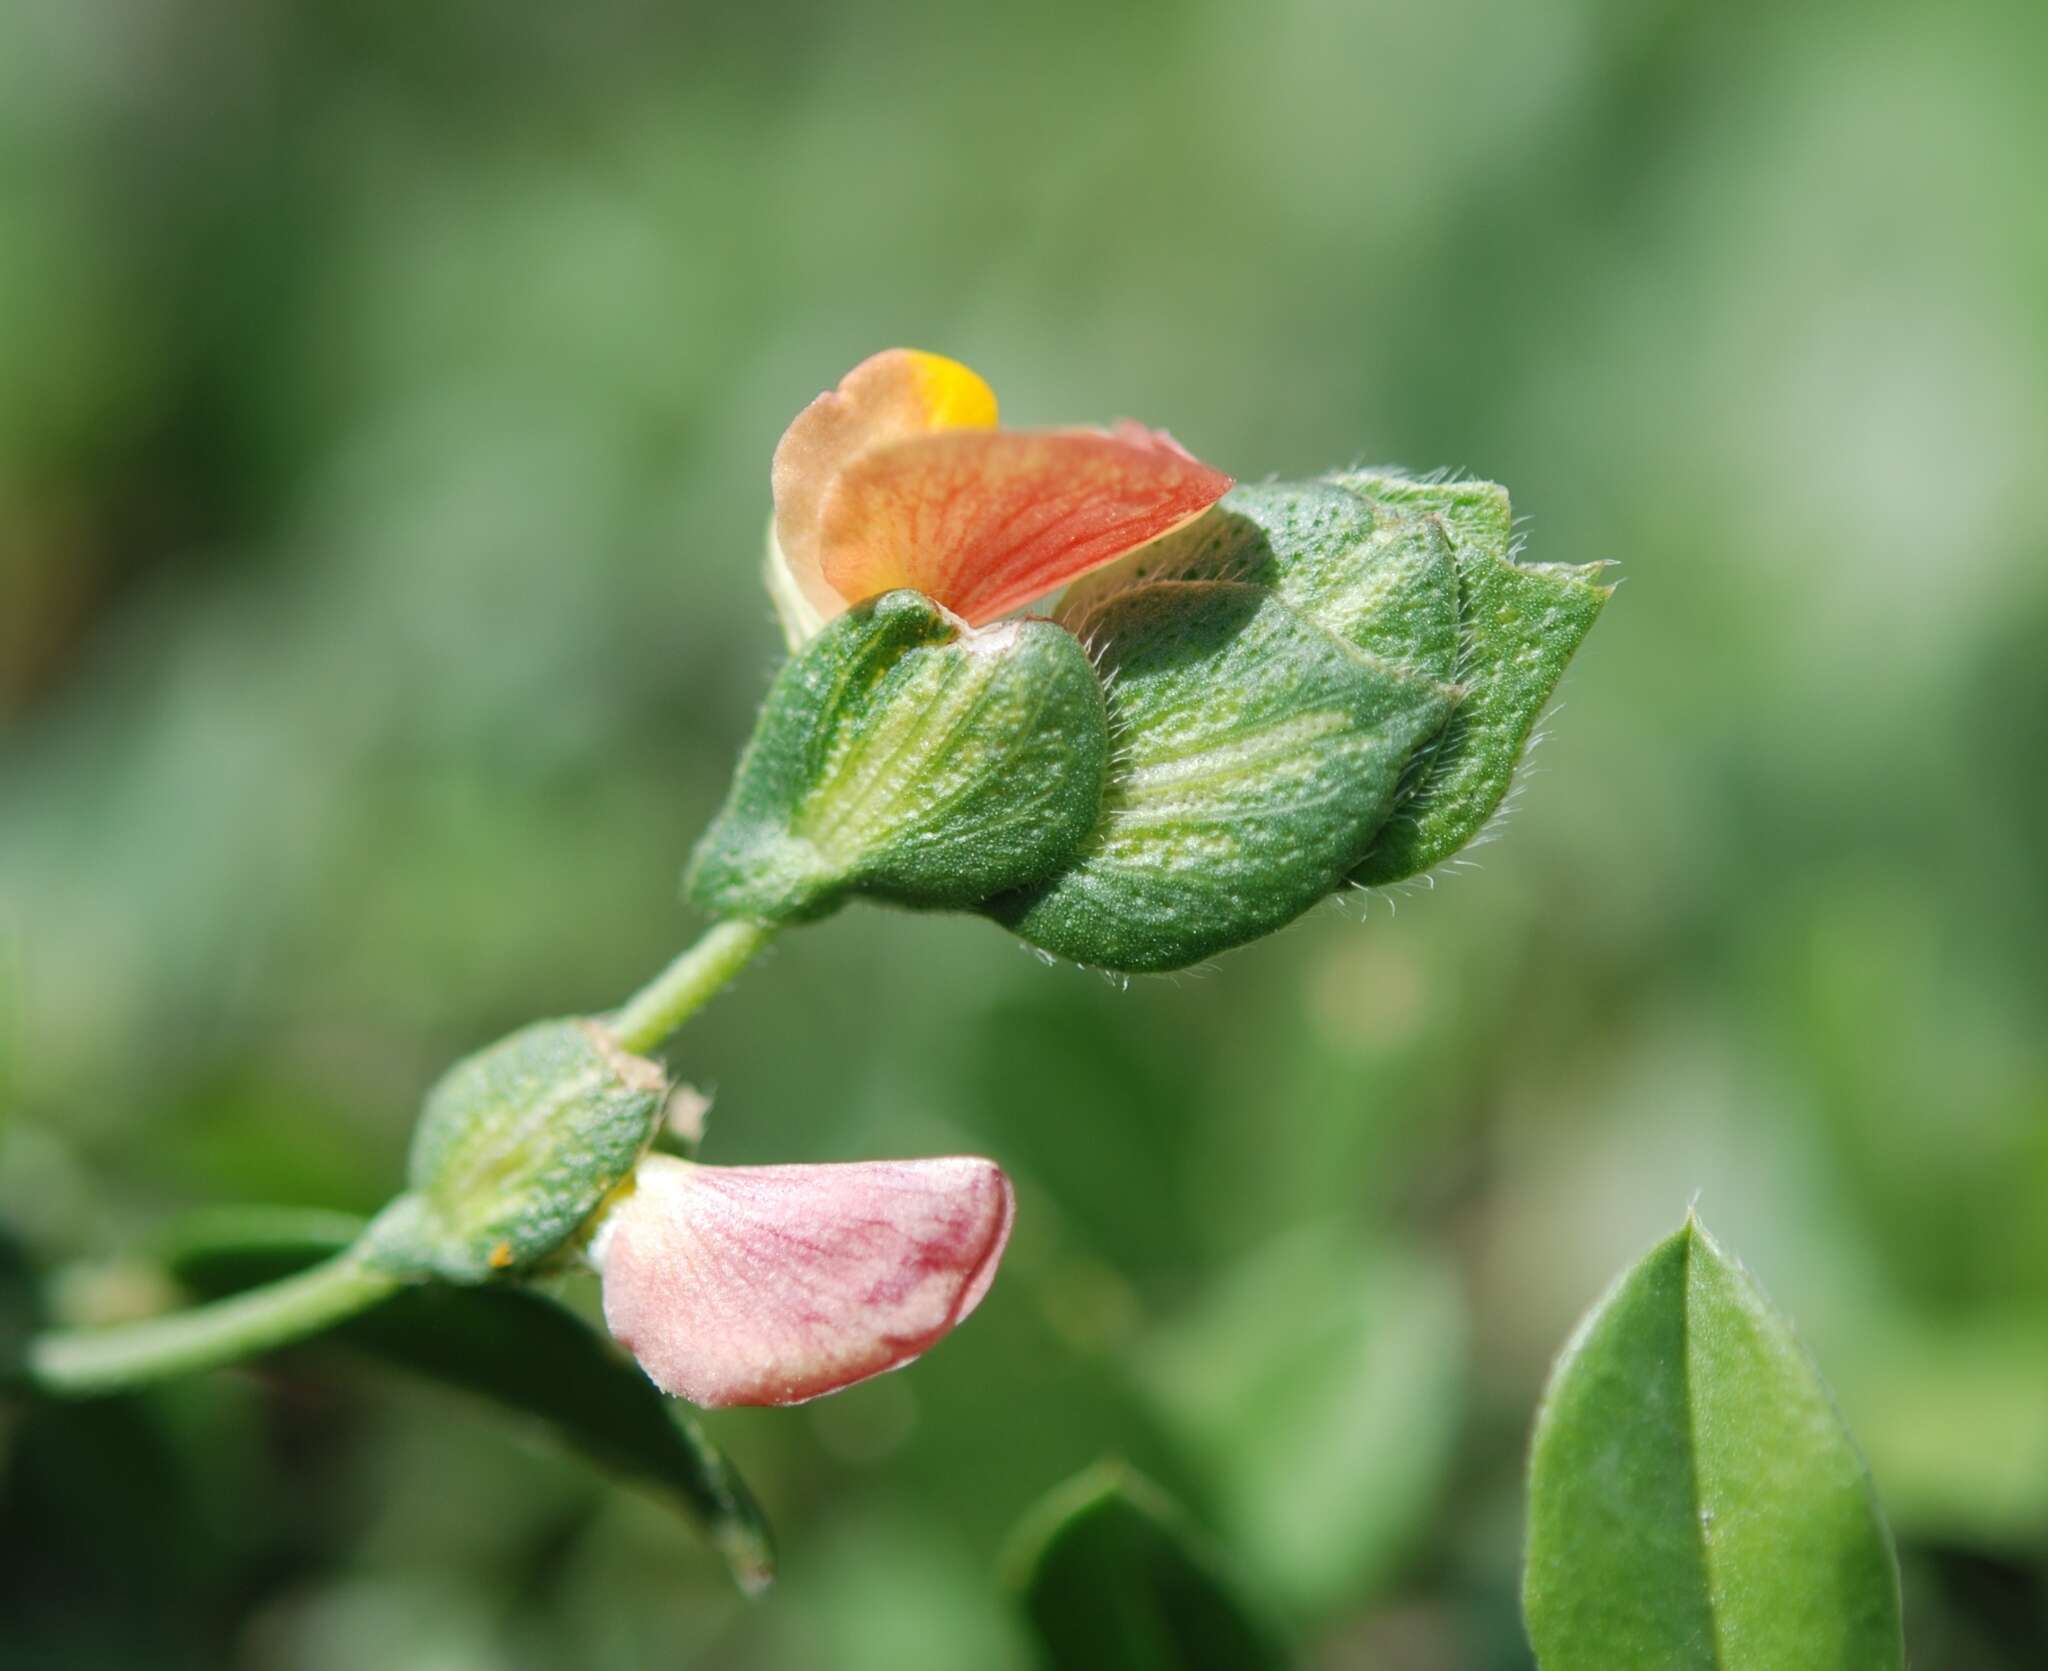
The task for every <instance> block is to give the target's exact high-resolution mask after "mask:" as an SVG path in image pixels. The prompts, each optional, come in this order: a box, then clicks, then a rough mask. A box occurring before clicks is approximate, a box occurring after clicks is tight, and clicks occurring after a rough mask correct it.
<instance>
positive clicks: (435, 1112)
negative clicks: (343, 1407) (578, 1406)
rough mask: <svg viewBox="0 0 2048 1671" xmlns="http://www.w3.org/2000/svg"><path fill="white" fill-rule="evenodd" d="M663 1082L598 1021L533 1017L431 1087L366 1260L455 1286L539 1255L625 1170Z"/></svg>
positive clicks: (643, 1140)
mask: <svg viewBox="0 0 2048 1671" xmlns="http://www.w3.org/2000/svg"><path fill="white" fill-rule="evenodd" d="M666 1088H667V1086H666V1080H665V1078H664V1076H663V1074H662V1071H661V1069H660V1068H659V1067H658V1066H656V1065H655V1064H654V1063H653V1062H650V1061H648V1060H647V1059H646V1058H645V1057H641V1056H633V1055H629V1054H627V1053H626V1052H625V1051H623V1050H621V1049H619V1048H618V1046H617V1044H616V1043H615V1042H614V1041H613V1040H612V1038H611V1036H610V1035H609V1034H608V1033H607V1032H606V1031H605V1029H604V1028H603V1027H602V1026H601V1025H599V1024H598V1023H597V1022H594V1021H586V1020H568V1021H539V1022H535V1023H534V1024H533V1025H532V1026H530V1027H522V1028H521V1029H520V1030H519V1031H518V1032H516V1033H513V1034H511V1035H510V1036H509V1037H506V1038H503V1039H500V1040H499V1041H498V1042H497V1043H496V1044H493V1045H491V1046H490V1047H489V1048H487V1049H485V1050H480V1051H478V1052H477V1053H476V1054H475V1055H473V1056H468V1057H465V1058H464V1059H463V1060H462V1061H460V1062H457V1063H456V1064H455V1066H454V1067H452V1068H450V1069H449V1070H448V1071H447V1073H445V1074H444V1075H442V1077H441V1079H440V1080H439V1082H438V1083H436V1085H435V1086H434V1088H433V1089H432V1090H431V1091H429V1092H428V1093H427V1100H426V1105H425V1107H424V1108H423V1109H422V1110H421V1113H420V1122H419V1125H418V1127H417V1129H416V1130H415V1131H414V1133H413V1144H412V1156H411V1159H410V1161H409V1163H408V1166H407V1180H406V1181H407V1186H408V1191H409V1193H408V1194H406V1195H405V1196H403V1197H401V1198H400V1199H399V1200H398V1201H397V1202H396V1203H394V1205H393V1206H392V1208H391V1209H390V1210H389V1211H387V1212H386V1213H384V1214H383V1215H381V1216H380V1217H379V1219H378V1221H377V1225H376V1228H375V1229H374V1230H373V1232H372V1243H373V1247H374V1250H375V1258H376V1259H377V1261H378V1262H379V1263H380V1264H383V1265H385V1266H387V1267H391V1266H396V1267H399V1268H402V1269H407V1270H411V1269H418V1270H423V1271H432V1272H433V1273H434V1274H435V1275H437V1276H441V1277H445V1278H447V1279H448V1280H449V1281H451V1282H483V1281H487V1280H488V1279H490V1278H491V1277H493V1276H497V1275H500V1274H503V1273H505V1272H510V1271H520V1270H524V1269H526V1268H528V1267H530V1266H531V1265H533V1264H534V1263H536V1262H537V1261H539V1260H542V1259H545V1258H547V1257H548V1256H549V1255H550V1254H553V1253H554V1252H555V1251H556V1250H557V1249H559V1248H560V1247H561V1245H562V1243H563V1242H564V1241H566V1240H567V1239H568V1238H569V1236H570V1235H571V1234H572V1233H573V1232H574V1231H575V1229H576V1227H577V1226H578V1225H580V1224H581V1223H582V1222H583V1221H584V1220H585V1219H587V1218H588V1217H589V1216H590V1215H591V1214H592V1213H593V1212H595V1211H596V1209H597V1205H598V1203H599V1202H600V1201H602V1200H603V1199H604V1197H605V1195H606V1194H607V1192H609V1191H610V1190H611V1189H612V1188H613V1187H614V1186H615V1185H617V1184H618V1182H619V1181H620V1180H621V1179H622V1178H624V1177H625V1176H626V1174H627V1173H628V1172H629V1171H631V1170H632V1166H633V1163H634V1161H635V1160H637V1159H638V1158H639V1156H640V1154H641V1152H642V1151H643V1150H644V1149H645V1148H646V1147H647V1144H648V1142H649V1141H650V1140H651V1139H652V1137H653V1135H654V1128H655V1125H656V1123H657V1122H658V1120H659V1118H660V1114H661V1107H662V1101H663V1097H664V1094H665V1092H666Z"/></svg>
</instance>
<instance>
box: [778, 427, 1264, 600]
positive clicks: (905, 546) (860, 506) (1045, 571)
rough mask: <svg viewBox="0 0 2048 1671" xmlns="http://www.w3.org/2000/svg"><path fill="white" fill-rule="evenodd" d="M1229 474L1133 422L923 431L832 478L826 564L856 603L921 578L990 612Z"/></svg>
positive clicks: (1165, 524) (930, 593)
mask: <svg viewBox="0 0 2048 1671" xmlns="http://www.w3.org/2000/svg"><path fill="white" fill-rule="evenodd" d="M1230 485H1231V481H1230V478H1229V477H1228V476H1226V475H1224V474H1223V472H1222V471H1220V470H1213V469H1211V468H1210V467H1209V466H1208V465H1206V464H1202V463H1199V462H1198V461H1196V460H1195V459H1193V458H1190V457H1189V456H1188V455H1187V454H1186V453H1185V452H1183V451H1182V450H1181V448H1180V447H1179V446H1178V445H1177V444H1176V443H1175V442H1174V441H1173V440H1172V438H1171V437H1168V436H1165V435H1163V434H1160V433H1159V432H1156V431H1153V430H1148V429H1144V428H1143V427H1141V426H1139V425H1136V424H1129V425H1125V426H1121V427H1120V428H1119V429H1118V431H1117V432H1116V433H1114V434H1105V433H1103V432H1102V431H1099V430H1078V429H1076V430H963V431H954V432H951V433H945V434H936V435H921V436H916V437H913V438H911V439H909V440H903V441H895V442H891V443H889V444H887V445H884V446H879V447H875V448H872V449H871V450H869V451H867V452H865V453H862V454H861V455H860V456H859V457H857V458H855V459H854V460H853V461H852V462H851V463H849V464H847V465H846V466H845V467H844V468H842V469H841V470H840V471H839V472H838V473H837V475H836V476H835V477H834V478H833V481H832V484H831V486H830V488H829V489H828V490H827V491H826V493H825V496H824V502H823V505H822V506H821V507H820V513H819V518H818V534H819V544H818V554H819V562H818V566H819V570H820V572H821V573H822V575H823V577H824V580H825V583H826V584H827V585H828V586H829V587H830V588H831V589H832V591H834V592H835V593H837V594H838V596H839V597H840V598H842V599H844V600H846V602H848V603H857V602H859V601H860V600H861V599H863V598H870V597H873V596H875V595H876V594H877V593H879V592H886V591H890V590H892V589H893V588H895V587H898V586H913V587H915V588H916V589H917V590H918V591H920V592H923V593H924V594H925V595H926V596H927V597H930V598H934V599H936V600H937V601H938V602H940V603H942V604H944V605H945V606H946V607H947V608H948V609H950V610H952V611H953V612H954V613H955V614H956V615H961V616H964V617H966V619H967V620H969V621H971V622H975V623H980V622H983V621H988V620H992V619H994V618H995V617H996V616H998V615H1001V614H1003V613H1004V612H1005V611H1006V610H1010V609H1014V608H1016V607H1017V606H1018V605H1019V604H1024V603H1029V602H1031V601H1032V600H1033V599H1035V598H1041V597H1044V596H1045V594H1046V593H1048V592H1050V591H1053V590H1054V589H1056V588H1058V587H1060V586H1064V585H1065V584H1066V583H1067V582H1068V581H1070V580H1073V579H1076V578H1078V577H1079V576H1081V575H1084V574H1086V573H1087V572H1088V571H1089V570H1090V569H1097V568H1100V567H1102V565H1103V564H1105V563H1112V562H1115V561H1116V559H1117V558H1119V557H1121V556H1122V555H1123V554H1124V553H1125V552H1127V551H1130V550H1132V549H1134V548H1135V547H1137V546H1141V545H1143V544H1145V543H1146V542H1147V541H1148V540H1154V539H1157V538H1158V537H1159V536H1160V535H1161V534H1164V533H1167V532H1169V531H1171V530H1172V529H1174V528H1177V527H1179V526H1180V525H1181V524H1182V523H1183V522H1186V521H1188V520H1190V519H1191V518H1193V517H1197V516H1199V515H1201V514H1202V512H1203V511H1205V510H1207V509H1208V508H1209V507H1210V506H1211V505H1213V504H1214V503H1215V502H1216V501H1217V500H1218V499H1220V498H1222V497H1223V495H1224V494H1225V493H1226V492H1228V491H1229V489H1230Z"/></svg>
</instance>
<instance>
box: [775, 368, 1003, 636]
mask: <svg viewBox="0 0 2048 1671" xmlns="http://www.w3.org/2000/svg"><path fill="white" fill-rule="evenodd" d="M995 421H996V397H995V391H994V390H992V389H990V388H989V386H988V385H987V384H986V383H984V382H983V381H982V380H981V379H980V378H979V377H977V376H976V375H975V374H974V373H973V372H972V371H970V370H968V368H967V367H966V366H964V365H962V364H961V363H960V362H959V361H958V360H949V359H947V358H945V356H944V355H941V354H926V353H924V352H922V351H920V350H918V349H915V348H889V349H885V350H883V351H882V352H881V353H879V354H875V355H872V356H871V357H869V358H868V359H865V360H863V361H861V363H860V364H859V365H857V366H855V367H854V368H853V370H851V371H849V372H848V373H847V374H846V375H845V376H844V377H843V378H841V379H840V382H839V387H838V388H836V389H834V390H832V391H830V392H829V393H827V394H822V395H820V396H818V398H817V399H816V400H814V401H812V402H811V403H810V405H808V406H806V407H805V408H804V409H803V410H802V411H801V412H799V413H798V414H797V416H796V421H795V422H794V423H792V424H791V425H790V426H789V428H788V429H786V430H784V431H783V433H782V440H781V442H780V443H779V444H778V445H777V446H776V448H775V463H774V466H773V468H772V472H771V475H772V479H773V482H774V486H775V543H776V545H777V547H778V548H779V549H780V553H781V558H782V561H783V562H784V564H785V565H786V566H787V568H788V572H789V575H790V577H791V579H792V580H793V581H794V582H795V584H796V586H797V588H798V590H799V591H800V592H801V594H802V595H803V597H804V598H805V599H806V600H807V601H808V602H809V603H810V604H811V605H812V607H813V608H814V609H816V610H817V611H818V613H819V614H820V615H822V616H826V617H830V616H833V615H837V614H838V613H839V612H840V611H841V610H843V609H844V608H845V607H846V601H847V600H846V599H844V598H843V597H841V596H839V595H838V594H837V593H835V592H834V591H833V590H832V588H831V587H830V586H829V585H828V584H827V583H826V582H825V580H824V579H823V577H822V576H821V575H820V573H819V570H818V507H819V503H820V501H821V500H822V499H823V498H824V495H825V491H826V489H827V488H829V487H830V486H831V484H832V478H833V477H834V476H835V475H836V474H837V473H838V472H839V471H840V470H842V469H843V468H845V466H846V465H848V464H849V463H851V462H852V461H853V460H854V459H855V458H857V457H859V456H860V454H862V453H863V452H865V451H867V450H868V449H869V448H870V447H874V446H878V445H881V444H882V443H884V442H889V441H901V440H903V439H905V438H907V437H909V436H913V435H927V434H931V433H933V432H935V431H942V430H955V429H990V428H993V427H994V425H995Z"/></svg>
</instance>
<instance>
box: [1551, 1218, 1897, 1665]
mask: <svg viewBox="0 0 2048 1671" xmlns="http://www.w3.org/2000/svg"><path fill="white" fill-rule="evenodd" d="M1523 1606H1524V1611H1525V1613H1526V1615H1527V1620H1528V1626H1529V1635H1530V1639H1531V1641H1532V1642H1533V1643H1534V1645H1535V1648H1536V1655H1537V1658H1538V1659H1539V1660H1540V1661H1541V1663H1542V1665H1543V1667H1544V1671H1613V1668H1614V1667H1617V1666H1630V1667H1638V1666H1639V1667H1644V1668H1646V1671H1652V1668H1654V1671H1695V1668H1696V1671H1733V1668H1735V1667H1740V1668H1741V1671H1886V1668H1887V1667H1899V1666H1902V1665H1903V1663H1904V1648H1903V1645H1902V1642H1901V1638H1900V1619H1899V1579H1898V1566H1897V1561H1896V1559H1895V1557H1894V1555H1893V1553H1892V1545H1891V1536H1890V1533H1889V1532H1888V1531H1887V1530H1886V1528H1885V1524H1884V1520H1883V1517H1882V1515H1881V1514H1880V1512H1879V1510H1878V1506H1877V1498H1876V1495H1875V1493H1874V1492H1873V1490H1872V1488H1871V1484H1870V1477H1869V1474H1868V1473H1867V1471H1866V1470H1865V1468H1864V1465H1863V1460H1862V1458H1861V1457H1860V1456H1859V1455H1858V1454H1857V1451H1856V1447H1855V1445H1854V1443H1853V1442H1852V1441H1851V1439H1850V1437H1849V1434H1848V1432H1847V1430H1846V1429H1845V1428H1844V1427H1843V1425H1842V1422H1841V1418H1840V1417H1839V1416H1838V1415H1837V1414H1836V1412H1835V1409H1834V1406H1833V1404H1832V1403H1831V1401H1830V1400H1829V1398H1828V1394H1827V1392H1826V1389H1825V1388H1823V1387H1822V1385H1821V1382H1820V1378H1819V1376H1818V1375H1817V1374H1816V1373H1815V1372H1814V1369H1813V1366H1812V1365H1811V1364H1810V1363H1809V1362H1808V1360H1807V1358H1806V1356H1805V1354H1804V1353H1803V1352H1802V1350H1801V1349H1800V1347H1799V1345H1798V1343H1797V1342H1796V1341H1795V1340H1794V1339H1793V1337H1792V1332H1791V1329H1790V1328H1789V1326H1788V1325H1787V1324H1786V1322H1785V1320H1784V1319H1783V1318H1782V1317H1780V1316H1779V1315H1778V1314H1777V1313H1776V1312H1775V1311H1773V1310H1772V1309H1771V1307H1770V1304H1769V1302H1768V1301H1766V1300H1765V1299H1764V1297H1763V1295H1762V1294H1761V1293H1760V1292H1759V1291H1758V1289H1757V1287H1756V1285H1755V1284H1754V1283H1753V1282H1752V1281H1751V1280H1750V1278H1749V1276H1748V1274H1747V1273H1746V1272H1744V1271H1743V1269H1742V1268H1741V1267H1740V1266H1739V1265H1737V1264H1736V1263H1735V1262H1734V1261H1732V1260H1730V1259H1729V1258H1727V1257H1726V1256H1725V1255H1724V1254H1723V1253H1722V1252H1721V1250H1720V1249H1719V1248H1718V1247H1717V1246H1716V1245H1715V1244H1714V1242H1713V1240H1712V1239H1711V1238H1710V1237H1709V1236H1708V1235H1707V1233H1706V1232H1705V1231H1704V1230H1703V1229H1702V1228H1701V1227H1700V1226H1699V1224H1698V1223H1697V1222H1696V1221H1694V1220H1691V1219H1688V1220H1687V1222H1686V1224H1685V1227H1684V1228H1683V1229H1681V1230H1680V1231H1679V1232H1678V1233H1677V1234H1676V1235H1674V1236H1672V1237H1670V1238H1669V1239H1668V1240H1666V1241H1664V1242H1662V1243H1660V1244H1659V1245H1658V1246H1657V1247H1655V1248H1653V1249H1652V1250H1651V1251H1650V1252H1649V1253H1648V1254H1647V1255H1645V1256H1644V1258H1643V1259H1642V1261H1641V1262H1640V1263H1639V1264H1637V1265H1636V1266H1635V1267H1634V1268H1633V1269H1631V1270H1630V1271H1629V1272H1628V1273H1627V1274H1626V1275H1624V1276H1623V1277H1622V1279H1621V1280H1620V1282H1619V1283H1617V1284H1616V1285H1615V1287H1614V1288H1613V1289H1612V1290H1611V1291H1610V1292H1609V1293H1608V1294H1607V1296H1606V1297H1605V1298H1604V1299H1602V1300H1601V1302H1600V1303H1599V1304H1598V1305H1597V1306H1596V1307H1595V1308H1594V1309H1593V1311H1592V1313H1591V1314H1590V1315H1589V1316H1588V1317H1587V1318H1586V1320H1585V1321H1584V1322H1583V1323H1581V1324H1580V1326H1579V1330H1578V1333H1577V1334H1576V1335H1575V1336H1574V1338H1573V1340H1572V1342H1571V1344H1570V1345H1568V1346H1567V1347H1566V1348H1565V1351H1564V1355H1563V1357H1562V1358H1560V1359H1559V1361H1558V1365H1557V1368H1556V1371H1555V1372H1554V1374H1553V1375H1552V1378H1551V1383H1550V1388H1549V1391H1548V1393H1547V1395H1546V1397H1545V1399H1544V1403H1543V1408H1542V1411H1541V1413H1540V1414H1539V1416H1538V1418H1537V1423H1536V1439H1535V1445H1534V1450H1533V1453H1532V1456H1531V1460H1530V1467H1529V1547H1528V1561H1527V1569H1526V1575H1525V1579H1524V1587H1523Z"/></svg>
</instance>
